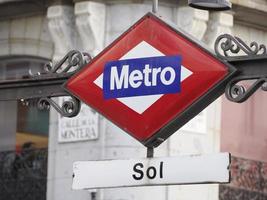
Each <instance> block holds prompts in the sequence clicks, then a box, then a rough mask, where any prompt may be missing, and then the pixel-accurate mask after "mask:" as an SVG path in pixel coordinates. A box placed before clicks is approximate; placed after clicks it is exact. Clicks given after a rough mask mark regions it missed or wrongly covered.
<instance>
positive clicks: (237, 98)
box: [225, 77, 267, 103]
mask: <svg viewBox="0 0 267 200" xmlns="http://www.w3.org/2000/svg"><path fill="white" fill-rule="evenodd" d="M245 80H255V82H254V83H253V84H251V85H250V86H249V87H248V88H246V87H245V86H244V85H241V84H239V82H241V81H245ZM266 82H267V77H266V78H258V79H252V78H250V77H236V78H233V79H232V80H231V81H230V82H229V83H228V84H227V86H226V88H225V96H226V97H227V99H228V100H230V101H233V102H236V103H242V102H244V101H246V100H247V99H248V98H249V97H250V96H251V95H252V94H254V92H255V91H256V90H257V89H259V88H260V87H261V88H262V90H264V91H267V87H266V84H265V83H266Z"/></svg>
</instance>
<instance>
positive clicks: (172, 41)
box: [65, 13, 235, 147]
mask: <svg viewBox="0 0 267 200" xmlns="http://www.w3.org/2000/svg"><path fill="white" fill-rule="evenodd" d="M234 72H235V69H234V68H233V67H231V66H228V65H227V64H226V63H224V62H222V61H220V60H218V59H217V58H216V57H214V56H213V54H211V53H210V52H208V51H207V50H206V49H204V48H203V47H201V46H200V45H199V44H198V43H196V42H194V41H193V40H192V39H191V38H190V37H188V36H186V35H185V34H184V33H181V32H180V31H178V30H177V29H175V28H174V27H172V26H171V25H169V24H166V23H165V22H164V21H162V19H160V18H159V17H157V16H155V15H154V14H152V13H148V14H146V15H145V16H144V17H143V18H141V19H140V20H139V21H138V22H137V23H135V24H134V25H133V26H132V27H131V28H130V29H129V30H127V31H126V32H125V33H123V34H122V35H121V36H120V37H119V38H118V39H117V40H115V41H114V42H113V43H112V44H111V45H109V46H108V47H107V48H106V49H104V50H103V51H102V52H101V53H100V54H99V55H98V56H96V57H95V58H94V59H93V60H92V61H91V62H90V63H89V64H87V65H86V66H85V67H84V68H83V69H82V70H81V71H79V72H78V73H77V74H75V75H74V76H73V77H71V78H70V79H69V80H68V81H67V83H66V84H65V88H66V89H67V90H68V91H69V92H70V93H72V94H73V95H74V96H76V97H77V98H79V99H80V100H81V101H83V102H85V103H86V104H88V105H89V106H91V107H92V108H94V109H95V110H97V111H98V112H100V113H101V114H102V115H104V116H105V117H106V118H108V119H109V120H110V121H112V122H113V123H115V124H116V125H118V126H119V127H120V128H122V129H123V130H124V131H126V132H127V133H129V134H130V135H131V136H133V137H134V138H135V139H137V140H138V141H140V142H141V143H142V144H144V145H145V146H147V147H156V146H158V145H159V144H160V143H162V142H163V141H164V140H165V139H166V138H168V137H169V136H170V135H171V134H173V133H174V132H175V131H176V130H178V129H179V128H180V127H181V126H183V125H184V124H185V123H186V122H187V121H189V120H190V119H191V118H193V117H194V116H195V115H197V114H198V113H199V112H200V111H201V110H203V109H204V108H205V107H206V106H208V105H209V104H210V103H211V102H213V101H214V100H215V99H216V98H217V97H219V96H220V95H221V94H222V93H223V90H224V86H225V85H226V83H227V80H228V79H229V78H230V76H231V75H232V74H233V73H234Z"/></svg>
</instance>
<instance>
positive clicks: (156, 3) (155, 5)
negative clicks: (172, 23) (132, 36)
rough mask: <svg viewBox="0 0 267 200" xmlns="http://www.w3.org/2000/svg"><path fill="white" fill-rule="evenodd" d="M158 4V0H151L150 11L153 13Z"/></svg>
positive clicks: (155, 11)
mask: <svg viewBox="0 0 267 200" xmlns="http://www.w3.org/2000/svg"><path fill="white" fill-rule="evenodd" d="M158 4H159V3H158V0H153V5H152V12H153V13H155V14H156V13H157V12H158Z"/></svg>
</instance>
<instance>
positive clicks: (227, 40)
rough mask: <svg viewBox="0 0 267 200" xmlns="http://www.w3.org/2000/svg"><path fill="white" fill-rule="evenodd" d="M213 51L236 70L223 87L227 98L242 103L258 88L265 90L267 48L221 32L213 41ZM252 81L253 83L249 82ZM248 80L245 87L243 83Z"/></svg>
mask: <svg viewBox="0 0 267 200" xmlns="http://www.w3.org/2000/svg"><path fill="white" fill-rule="evenodd" d="M214 48H215V53H216V54H217V56H218V57H219V58H221V59H222V60H224V61H227V62H229V63H230V64H232V65H233V66H234V67H235V68H236V69H237V72H236V74H235V76H234V77H233V78H232V80H231V81H230V82H229V83H228V84H227V86H226V88H225V95H226V97H227V98H228V100H230V101H233V102H236V103H242V102H244V101H246V100H247V99H248V98H249V97H250V96H251V95H252V94H253V93H255V92H256V91H257V90H258V89H259V88H261V89H262V90H264V91H267V85H266V82H267V48H266V46H265V45H263V44H258V43H256V42H251V43H250V44H249V45H247V44H246V43H245V42H244V41H243V40H241V39H240V38H239V37H235V36H231V35H229V34H223V35H221V36H219V37H218V38H217V39H216V41H215V47H214ZM252 81H254V82H253V83H251V82H252ZM242 82H243V83H244V82H247V83H248V82H249V83H251V84H246V85H247V86H246V87H245V86H244V84H243V83H242ZM242 84H243V85H242Z"/></svg>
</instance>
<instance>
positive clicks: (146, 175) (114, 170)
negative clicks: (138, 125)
mask: <svg viewBox="0 0 267 200" xmlns="http://www.w3.org/2000/svg"><path fill="white" fill-rule="evenodd" d="M229 165H230V155H229V153H218V154H210V155H201V156H180V157H164V158H144V159H129V160H106V161H78V162H75V163H74V164H73V182H72V189H74V190H79V189H94V188H112V187H130V186H150V185H177V184H201V183H229V181H230V172H229Z"/></svg>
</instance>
